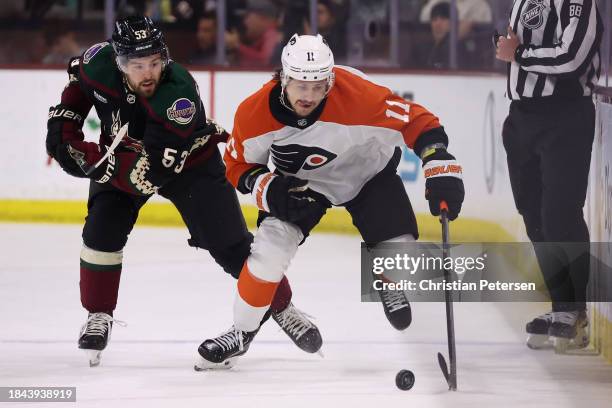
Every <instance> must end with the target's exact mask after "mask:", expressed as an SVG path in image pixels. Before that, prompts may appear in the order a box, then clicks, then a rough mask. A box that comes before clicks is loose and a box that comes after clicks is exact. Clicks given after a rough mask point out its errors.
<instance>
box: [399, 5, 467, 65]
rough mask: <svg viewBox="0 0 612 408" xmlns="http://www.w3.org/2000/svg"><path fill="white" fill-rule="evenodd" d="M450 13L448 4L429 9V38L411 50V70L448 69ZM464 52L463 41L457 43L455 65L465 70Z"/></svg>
mask: <svg viewBox="0 0 612 408" xmlns="http://www.w3.org/2000/svg"><path fill="white" fill-rule="evenodd" d="M450 11H451V5H450V3H448V2H440V3H438V4H436V5H435V6H433V7H432V8H431V14H430V18H429V21H430V22H429V25H430V27H431V36H430V37H429V38H427V39H426V40H425V41H422V42H420V43H417V44H415V45H414V46H413V49H412V61H410V63H409V64H408V65H410V66H412V67H413V68H435V69H449V68H450V58H449V57H450V55H449V52H450V51H449V46H450ZM465 57H466V50H465V46H464V43H463V41H461V40H459V41H457V65H458V67H459V68H465V64H464V60H465V59H466V58H465Z"/></svg>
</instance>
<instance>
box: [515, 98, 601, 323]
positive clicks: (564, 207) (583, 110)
mask: <svg viewBox="0 0 612 408" xmlns="http://www.w3.org/2000/svg"><path fill="white" fill-rule="evenodd" d="M594 133H595V108H594V105H593V101H592V98H591V97H583V98H576V99H569V100H552V99H550V98H543V99H539V100H533V101H514V102H512V103H511V105H510V114H509V115H508V117H507V119H506V121H505V122H504V127H503V142H504V147H505V149H506V154H507V160H508V170H509V174H510V184H511V186H512V193H513V195H514V201H515V204H516V208H517V209H518V211H519V213H520V214H521V215H522V216H523V220H524V222H525V227H526V230H527V235H528V236H529V239H530V240H531V241H532V242H534V243H535V244H534V249H535V252H536V256H537V259H538V263H539V265H540V269H541V271H542V274H543V276H544V280H545V282H546V285H547V288H548V290H549V293H550V297H551V300H552V307H553V311H567V310H584V309H585V308H586V304H585V302H586V287H587V282H588V277H589V266H590V259H589V244H588V243H589V230H588V228H587V225H586V222H585V220H584V214H583V211H582V208H583V207H584V203H585V199H586V191H587V185H588V175H589V167H590V163H591V149H592V145H593V138H594Z"/></svg>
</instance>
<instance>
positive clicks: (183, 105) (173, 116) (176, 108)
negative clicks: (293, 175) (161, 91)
mask: <svg viewBox="0 0 612 408" xmlns="http://www.w3.org/2000/svg"><path fill="white" fill-rule="evenodd" d="M195 113H196V107H195V103H193V102H192V101H190V100H189V99H187V98H179V99H177V100H175V101H174V103H173V104H172V106H170V107H169V108H168V109H166V115H167V116H168V119H170V120H173V121H175V122H176V123H178V124H179V125H186V124H188V123H189V122H191V120H192V119H193V117H194V116H195Z"/></svg>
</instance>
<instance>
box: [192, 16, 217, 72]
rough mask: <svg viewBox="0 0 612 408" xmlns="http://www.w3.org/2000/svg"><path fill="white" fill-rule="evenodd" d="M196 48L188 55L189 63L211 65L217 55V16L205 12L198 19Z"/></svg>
mask: <svg viewBox="0 0 612 408" xmlns="http://www.w3.org/2000/svg"><path fill="white" fill-rule="evenodd" d="M196 42H197V46H198V48H197V50H196V51H195V52H194V53H193V54H192V55H191V56H190V57H189V60H188V62H189V64H194V65H213V64H215V62H216V57H217V16H216V14H214V13H210V12H209V13H205V14H204V15H202V17H200V19H199V20H198V28H197V31H196Z"/></svg>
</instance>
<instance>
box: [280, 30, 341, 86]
mask: <svg viewBox="0 0 612 408" xmlns="http://www.w3.org/2000/svg"><path fill="white" fill-rule="evenodd" d="M281 63H282V66H283V71H282V73H281V85H282V86H283V88H284V87H285V86H287V82H288V81H289V78H293V79H297V80H300V81H321V80H327V90H328V92H329V90H330V89H331V87H332V85H333V83H334V72H333V68H334V54H333V53H332V51H331V49H330V48H329V46H328V45H327V42H325V40H324V39H323V37H322V36H321V34H317V35H316V36H314V35H297V34H293V36H292V37H291V39H290V40H289V42H288V43H287V45H285V47H284V48H283V52H282V55H281Z"/></svg>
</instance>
